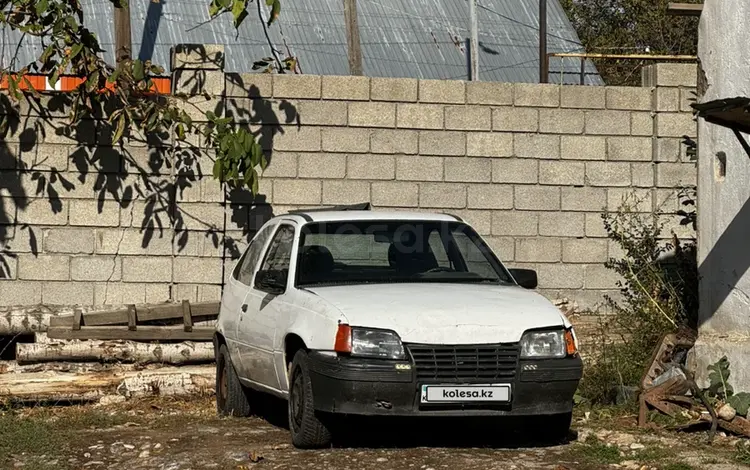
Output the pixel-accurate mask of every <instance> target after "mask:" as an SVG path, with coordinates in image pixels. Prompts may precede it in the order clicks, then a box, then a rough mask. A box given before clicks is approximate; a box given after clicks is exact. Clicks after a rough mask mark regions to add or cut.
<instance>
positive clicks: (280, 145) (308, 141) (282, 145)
mask: <svg viewBox="0 0 750 470" xmlns="http://www.w3.org/2000/svg"><path fill="white" fill-rule="evenodd" d="M331 130H333V129H326V131H331ZM320 134H321V133H320V128H318V127H295V126H285V127H284V128H283V132H279V133H278V134H276V135H275V136H274V138H273V149H274V150H278V151H282V152H283V151H288V152H320V149H321V144H320V142H321V136H320Z"/></svg>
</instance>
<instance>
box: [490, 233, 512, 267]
mask: <svg viewBox="0 0 750 470" xmlns="http://www.w3.org/2000/svg"><path fill="white" fill-rule="evenodd" d="M485 241H486V242H487V244H488V245H489V246H490V249H491V250H492V252H493V253H495V256H497V257H498V259H499V260H500V262H502V263H507V262H509V261H513V260H514V259H515V251H516V249H515V248H516V247H515V245H516V243H515V240H513V239H512V238H508V237H486V238H485Z"/></svg>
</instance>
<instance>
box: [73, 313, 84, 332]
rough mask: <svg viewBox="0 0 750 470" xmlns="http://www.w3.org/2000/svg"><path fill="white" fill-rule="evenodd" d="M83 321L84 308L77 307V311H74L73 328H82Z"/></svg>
mask: <svg viewBox="0 0 750 470" xmlns="http://www.w3.org/2000/svg"><path fill="white" fill-rule="evenodd" d="M82 321H83V310H82V309H80V308H77V309H75V313H73V329H74V330H80V329H81V322H82Z"/></svg>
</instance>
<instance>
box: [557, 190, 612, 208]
mask: <svg viewBox="0 0 750 470" xmlns="http://www.w3.org/2000/svg"><path fill="white" fill-rule="evenodd" d="M561 192H562V196H561V197H562V210H564V211H583V212H601V211H603V210H604V209H605V207H606V200H607V190H606V189H604V188H591V187H580V188H562V189H561Z"/></svg>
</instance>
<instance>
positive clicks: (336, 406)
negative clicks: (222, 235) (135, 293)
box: [214, 208, 583, 448]
mask: <svg viewBox="0 0 750 470" xmlns="http://www.w3.org/2000/svg"><path fill="white" fill-rule="evenodd" d="M536 284H537V278H536V273H534V272H533V271H529V270H513V269H506V268H505V266H504V265H503V264H502V263H501V262H500V260H499V259H498V258H497V257H496V256H495V254H494V253H493V252H492V250H491V249H490V248H489V247H488V245H487V244H486V243H485V241H484V240H483V239H482V238H481V237H480V236H479V235H478V234H477V233H476V231H475V230H474V229H473V228H472V227H471V226H470V225H469V224H467V223H465V222H464V221H462V220H461V219H460V218H458V217H455V216H452V215H446V214H429V213H408V212H381V211H373V210H347V209H346V208H338V209H336V210H320V211H317V210H314V211H307V212H293V213H289V214H286V215H281V216H277V217H275V218H273V219H272V220H270V221H269V222H267V223H266V224H265V225H264V226H263V227H262V228H261V229H260V230H259V231H258V233H257V234H256V235H255V237H254V238H253V240H252V241H251V242H250V244H249V246H248V248H247V250H246V251H245V252H244V253H243V255H242V256H241V257H240V259H239V260H238V262H237V263H236V265H235V267H234V269H233V272H232V274H231V277H230V279H229V280H228V282H227V286H226V288H225V291H224V294H223V297H222V303H221V311H220V315H219V320H218V322H217V327H216V334H215V340H214V343H215V347H216V358H217V361H216V365H217V374H216V377H217V379H216V380H217V386H216V392H217V393H216V400H217V408H218V410H219V412H220V413H223V414H231V415H237V416H247V415H249V414H250V412H251V410H252V405H253V404H252V403H251V401H252V398H250V397H251V394H249V393H248V389H253V390H255V391H261V392H267V393H270V394H273V395H276V396H278V397H281V398H284V399H286V400H287V401H288V407H289V427H290V430H291V435H292V442H293V444H294V445H295V446H297V447H300V448H309V447H321V446H326V445H329V443H330V442H331V439H332V432H335V429H333V427H332V426H330V425H329V420H327V419H326V418H327V417H329V416H330V415H332V414H349V415H383V416H413V417H420V416H432V417H440V416H446V417H447V416H477V417H484V416H486V417H501V416H516V417H531V416H536V417H545V421H544V422H545V424H544V427H543V429H542V431H543V432H544V433H546V434H548V435H549V436H552V437H562V436H563V435H565V434H566V433H567V432H568V430H569V428H570V424H571V413H572V407H573V395H574V393H575V390H576V388H577V386H578V382H579V380H580V378H581V373H582V367H583V366H582V361H581V358H580V356H579V354H578V343H577V339H576V337H575V333H574V331H573V327H572V326H571V324H570V323H569V322H568V320H567V319H566V318H565V316H564V315H562V314H561V312H560V311H559V310H558V309H557V308H556V307H555V306H554V305H553V304H552V303H551V302H549V301H548V300H547V299H546V298H544V297H543V296H541V295H540V294H538V293H536V292H533V290H532V289H534V288H535V287H536Z"/></svg>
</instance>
